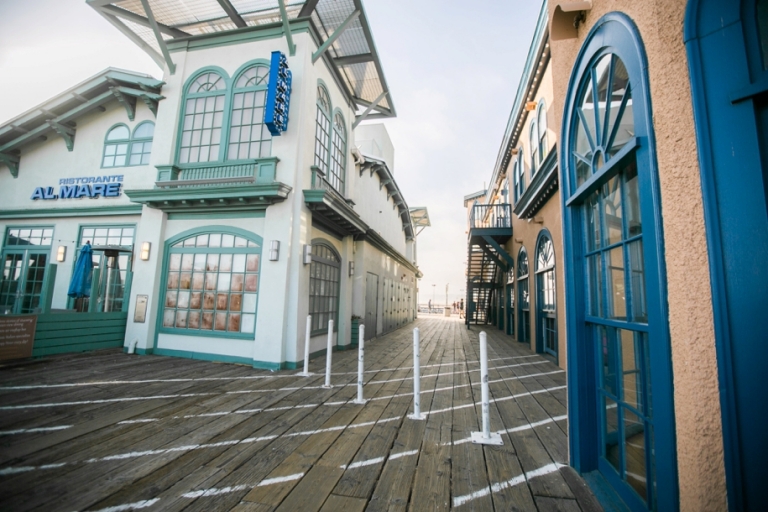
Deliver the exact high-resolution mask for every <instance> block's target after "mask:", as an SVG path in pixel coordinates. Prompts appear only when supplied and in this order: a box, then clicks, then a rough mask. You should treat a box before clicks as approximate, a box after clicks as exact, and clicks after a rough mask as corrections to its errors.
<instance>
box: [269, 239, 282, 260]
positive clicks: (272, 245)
mask: <svg viewBox="0 0 768 512" xmlns="http://www.w3.org/2000/svg"><path fill="white" fill-rule="evenodd" d="M278 259H280V240H272V241H271V242H269V261H277V260H278Z"/></svg>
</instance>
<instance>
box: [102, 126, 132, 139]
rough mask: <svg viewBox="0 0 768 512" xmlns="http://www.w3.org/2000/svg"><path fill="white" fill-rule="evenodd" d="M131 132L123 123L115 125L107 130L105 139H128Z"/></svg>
mask: <svg viewBox="0 0 768 512" xmlns="http://www.w3.org/2000/svg"><path fill="white" fill-rule="evenodd" d="M130 138H131V132H129V131H128V127H127V126H125V125H121V126H115V127H114V128H112V129H111V130H110V131H109V134H108V135H107V140H123V139H130Z"/></svg>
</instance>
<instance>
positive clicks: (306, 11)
mask: <svg viewBox="0 0 768 512" xmlns="http://www.w3.org/2000/svg"><path fill="white" fill-rule="evenodd" d="M319 1H320V0H307V1H306V2H304V6H303V7H302V8H301V11H299V18H304V17H306V16H312V11H314V10H315V7H317V2H319Z"/></svg>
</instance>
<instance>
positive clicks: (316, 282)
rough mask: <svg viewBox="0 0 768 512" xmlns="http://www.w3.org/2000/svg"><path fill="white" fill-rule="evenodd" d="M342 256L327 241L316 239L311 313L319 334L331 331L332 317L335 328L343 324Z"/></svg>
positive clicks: (310, 299)
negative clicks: (340, 316) (341, 300)
mask: <svg viewBox="0 0 768 512" xmlns="http://www.w3.org/2000/svg"><path fill="white" fill-rule="evenodd" d="M340 283H341V257H340V256H339V253H337V252H336V250H335V249H334V248H333V247H331V246H330V245H328V244H327V243H326V242H323V241H312V263H311V264H310V266H309V314H310V315H312V332H311V335H312V336H315V335H318V334H323V333H327V332H328V320H333V325H334V330H336V329H337V328H338V324H339V286H340Z"/></svg>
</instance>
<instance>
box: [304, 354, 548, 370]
mask: <svg viewBox="0 0 768 512" xmlns="http://www.w3.org/2000/svg"><path fill="white" fill-rule="evenodd" d="M531 357H540V356H538V355H536V354H534V355H532V356H510V357H496V358H493V359H489V360H488V361H506V360H508V359H527V358H531ZM479 362H480V361H459V362H456V363H435V364H423V365H421V366H419V368H437V367H440V366H458V365H462V364H478V363H479ZM410 368H411V367H410V366H401V367H399V368H382V369H381V370H366V371H365V372H363V373H378V372H395V371H398V370H410ZM294 375H301V374H299V373H296V374H294ZM331 375H357V372H335V373H331Z"/></svg>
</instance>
